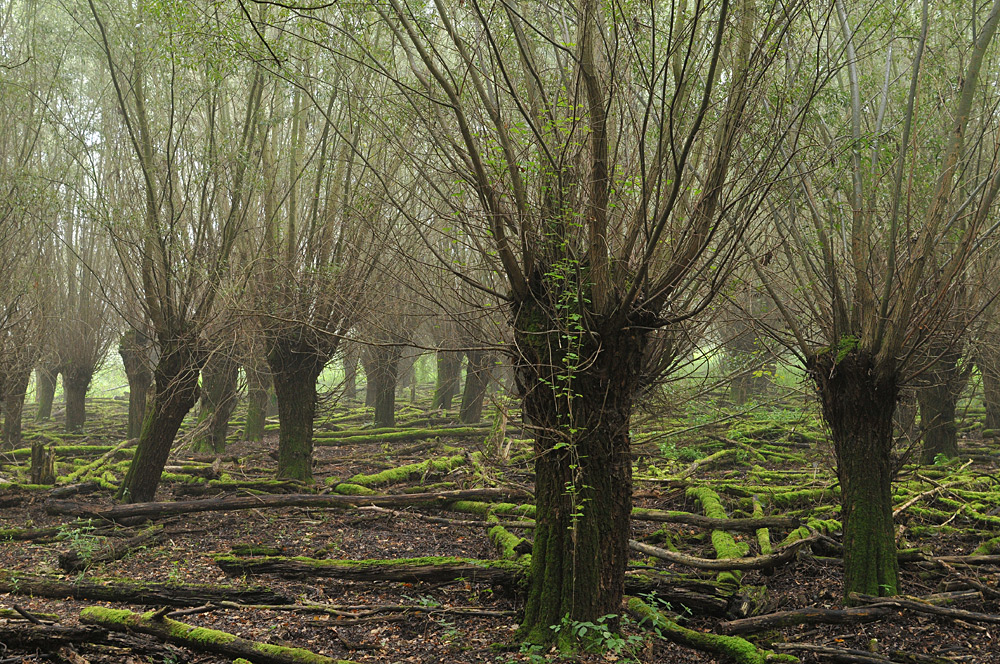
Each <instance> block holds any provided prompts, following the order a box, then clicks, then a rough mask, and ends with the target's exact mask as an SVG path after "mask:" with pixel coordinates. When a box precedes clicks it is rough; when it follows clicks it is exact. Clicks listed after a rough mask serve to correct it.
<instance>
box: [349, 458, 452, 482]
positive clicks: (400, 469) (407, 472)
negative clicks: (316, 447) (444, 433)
mask: <svg viewBox="0 0 1000 664" xmlns="http://www.w3.org/2000/svg"><path fill="white" fill-rule="evenodd" d="M465 463H466V459H465V455H463V454H456V455H454V456H451V457H447V458H444V459H427V460H426V461H420V462H418V463H410V464H406V465H405V466H397V467H396V468H389V469H386V470H383V471H382V472H379V473H374V474H371V475H355V476H354V477H352V478H350V479H348V480H347V482H348V483H350V484H356V485H358V486H363V487H374V486H385V485H388V484H397V483H400V482H408V481H412V480H419V479H421V478H424V477H426V476H427V475H429V474H431V473H448V472H451V471H452V470H454V469H455V468H458V467H459V466H464V465H465Z"/></svg>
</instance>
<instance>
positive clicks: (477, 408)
mask: <svg viewBox="0 0 1000 664" xmlns="http://www.w3.org/2000/svg"><path fill="white" fill-rule="evenodd" d="M466 357H467V358H468V363H467V366H466V369H465V387H464V388H463V389H462V407H461V409H460V410H459V411H458V419H459V421H461V422H462V423H463V424H476V423H478V422H479V420H481V419H482V417H483V402H484V401H485V399H486V389H487V388H488V387H489V384H490V367H491V366H492V364H493V354H492V353H490V352H488V351H483V350H470V351H468V352H467V353H466Z"/></svg>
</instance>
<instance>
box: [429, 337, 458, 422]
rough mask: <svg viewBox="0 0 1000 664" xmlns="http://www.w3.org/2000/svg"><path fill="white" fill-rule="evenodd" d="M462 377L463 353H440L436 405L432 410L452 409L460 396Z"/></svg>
mask: <svg viewBox="0 0 1000 664" xmlns="http://www.w3.org/2000/svg"><path fill="white" fill-rule="evenodd" d="M461 376H462V353H460V352H458V351H452V350H442V351H438V354H437V382H436V384H435V387H434V403H433V404H432V405H431V408H440V409H441V410H450V409H451V402H452V400H453V399H454V398H455V396H456V395H457V394H458V385H459V382H460V380H461Z"/></svg>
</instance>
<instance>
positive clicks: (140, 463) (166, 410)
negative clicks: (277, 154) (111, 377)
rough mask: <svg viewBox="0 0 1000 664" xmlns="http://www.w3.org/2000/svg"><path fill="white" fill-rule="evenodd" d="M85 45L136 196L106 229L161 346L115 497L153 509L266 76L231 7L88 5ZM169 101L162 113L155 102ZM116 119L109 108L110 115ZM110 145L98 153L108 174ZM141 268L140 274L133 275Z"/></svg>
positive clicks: (186, 405)
mask: <svg viewBox="0 0 1000 664" xmlns="http://www.w3.org/2000/svg"><path fill="white" fill-rule="evenodd" d="M89 7H90V11H91V14H92V23H91V25H92V26H93V37H94V40H95V42H96V44H97V45H98V48H99V52H100V55H101V58H102V59H103V61H104V65H105V66H106V68H107V69H106V71H107V74H108V77H109V78H110V82H111V88H110V94H111V95H112V102H111V103H110V104H109V106H111V107H112V108H107V107H105V108H104V109H103V112H105V113H110V114H113V113H115V112H117V113H118V114H119V116H120V119H121V124H120V126H119V127H118V128H117V131H121V132H122V133H124V136H125V138H124V139H123V140H124V142H125V143H126V144H127V145H128V147H129V149H130V152H131V154H130V157H131V161H130V162H126V163H127V168H125V169H123V173H122V176H121V177H122V178H124V179H125V180H126V181H129V182H132V183H133V186H134V187H135V188H136V190H137V191H140V192H142V203H141V205H140V206H139V210H140V212H138V213H134V212H132V210H133V209H134V208H129V207H126V205H127V203H126V201H125V200H124V199H122V200H118V201H117V203H118V204H119V205H120V207H116V209H114V211H113V212H114V213H113V215H110V216H109V218H108V221H107V224H108V229H109V231H110V233H111V235H112V241H113V244H114V247H115V250H116V251H117V253H118V256H119V257H120V259H121V261H122V264H123V268H124V269H125V270H127V271H128V274H129V275H132V276H131V280H130V281H129V285H130V287H131V288H132V289H133V290H134V291H135V294H136V297H137V300H139V301H140V302H141V303H142V306H143V308H144V309H145V315H146V316H147V317H148V320H149V321H150V324H151V327H152V329H153V332H154V334H155V337H156V346H157V350H158V358H157V362H156V366H155V368H154V371H153V375H154V381H155V396H154V398H153V402H152V404H150V407H149V408H148V410H147V412H146V416H145V421H144V422H143V426H142V429H141V432H140V434H139V443H138V446H137V448H136V452H135V456H134V458H133V461H132V463H131V465H130V466H129V470H128V473H127V474H126V476H125V480H124V481H123V483H122V485H121V488H120V490H119V496H120V497H122V498H124V499H126V500H129V501H131V502H141V501H147V500H151V499H152V498H153V495H154V494H155V492H156V488H157V486H158V484H159V481H160V475H161V474H162V472H163V467H164V464H165V463H166V459H167V456H168V455H169V453H170V448H171V445H172V444H173V441H174V437H175V436H176V434H177V430H178V428H179V427H180V425H181V422H182V420H183V419H184V417H185V415H187V413H188V411H190V410H191V408H192V407H193V406H194V404H195V402H196V401H197V398H198V391H199V384H198V379H199V373H200V371H201V368H202V366H203V364H204V362H205V361H206V359H207V358H208V348H207V347H206V339H205V330H206V327H207V326H208V325H209V323H210V322H211V321H212V320H213V319H214V317H215V316H216V315H217V314H218V308H219V306H221V305H222V304H224V302H222V300H223V298H222V297H220V293H221V292H222V291H223V290H224V288H225V287H226V280H227V278H229V277H232V278H233V279H234V282H235V286H234V287H238V285H239V283H240V281H239V275H235V274H233V273H232V272H231V271H230V270H229V267H230V257H231V254H232V251H233V247H234V245H235V244H236V242H237V238H238V237H239V235H240V233H241V232H242V230H243V228H244V226H245V224H244V222H245V220H246V218H247V214H248V210H249V208H250V203H251V201H252V200H253V198H254V196H253V192H254V188H255V185H256V184H257V179H256V175H257V173H258V172H259V165H260V131H259V128H260V117H259V113H260V109H261V98H262V92H263V83H264V73H263V71H262V69H261V68H260V67H259V66H257V65H256V64H253V63H252V62H250V61H249V58H242V57H234V55H233V54H234V53H236V54H237V55H238V54H240V53H243V52H245V48H244V42H246V43H251V44H255V43H256V41H255V40H256V37H253V39H252V40H251V39H246V37H248V36H252V35H253V32H252V30H251V29H250V28H249V27H248V26H246V25H245V24H244V22H243V16H242V13H241V12H240V10H239V8H232V7H229V8H224V7H222V6H220V5H218V4H211V3H187V2H151V3H146V2H139V3H138V4H132V3H115V2H113V3H110V4H103V3H102V4H101V6H100V7H99V6H98V4H97V3H96V2H95V1H91V2H89ZM165 100H169V103H163V102H165ZM113 109H116V110H113ZM113 145H114V142H113V141H111V140H108V139H107V137H106V140H105V141H103V142H102V143H101V144H99V145H98V146H96V148H95V152H97V153H98V154H97V155H95V160H96V161H97V163H98V164H99V166H100V167H102V168H105V169H111V168H113V167H115V166H116V165H117V163H118V161H116V160H121V159H122V155H120V154H114V153H113V152H112V151H111V149H110V147H111V146H113ZM135 266H138V270H136V269H135Z"/></svg>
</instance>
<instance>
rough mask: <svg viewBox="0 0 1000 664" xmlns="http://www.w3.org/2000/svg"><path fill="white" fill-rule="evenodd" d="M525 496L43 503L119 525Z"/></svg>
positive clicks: (471, 493) (475, 492) (474, 492)
mask: <svg viewBox="0 0 1000 664" xmlns="http://www.w3.org/2000/svg"><path fill="white" fill-rule="evenodd" d="M526 497H527V493H526V492H524V491H521V490H518V489H464V490H461V491H438V492H430V493H411V494H406V495H372V496H343V495H321V496H318V495H315V494H284V495H268V496H233V497H225V498H206V499H204V500H178V501H175V502H165V503H133V504H131V505H115V506H114V507H107V508H100V507H96V506H93V505H84V504H81V503H78V502H75V501H68V500H50V501H47V502H46V503H45V511H46V512H47V513H49V514H55V515H69V516H76V517H88V518H92V519H105V520H108V521H121V520H123V519H134V518H147V519H149V518H158V517H165V516H174V515H177V514H192V513H195V512H226V511H235V510H248V509H262V508H269V507H310V508H314V509H318V508H331V509H345V508H349V507H356V506H359V505H376V506H378V507H401V506H406V505H427V504H442V503H450V502H452V501H455V500H511V499H524V498H526Z"/></svg>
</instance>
